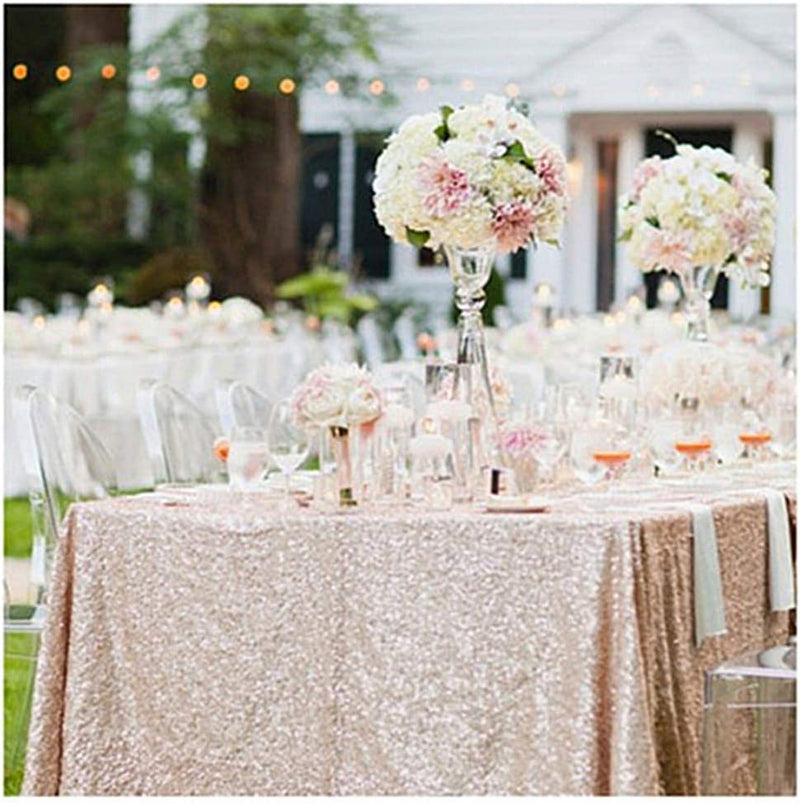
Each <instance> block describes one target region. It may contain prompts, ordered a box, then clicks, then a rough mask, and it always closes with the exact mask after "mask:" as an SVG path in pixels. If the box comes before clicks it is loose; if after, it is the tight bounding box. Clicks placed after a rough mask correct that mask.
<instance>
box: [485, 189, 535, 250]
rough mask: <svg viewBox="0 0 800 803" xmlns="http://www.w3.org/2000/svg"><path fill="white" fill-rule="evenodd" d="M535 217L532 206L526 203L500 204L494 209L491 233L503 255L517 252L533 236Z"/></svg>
mask: <svg viewBox="0 0 800 803" xmlns="http://www.w3.org/2000/svg"><path fill="white" fill-rule="evenodd" d="M535 223H536V217H535V215H534V213H533V206H532V205H531V204H530V203H528V202H527V201H514V202H513V203H508V204H500V206H498V207H497V209H495V212H494V219H493V220H492V231H493V232H494V236H495V237H496V238H497V244H498V246H499V248H500V250H501V251H502V252H503V253H506V254H508V253H512V252H514V251H518V250H519V249H520V248H522V247H523V246H524V245H526V244H527V243H528V241H529V240H530V239H531V237H532V236H533V226H534V224H535Z"/></svg>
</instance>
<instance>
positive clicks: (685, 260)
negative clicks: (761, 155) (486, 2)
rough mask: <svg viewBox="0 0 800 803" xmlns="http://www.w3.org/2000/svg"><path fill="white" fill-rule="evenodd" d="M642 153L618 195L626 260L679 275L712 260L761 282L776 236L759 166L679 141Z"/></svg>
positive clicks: (710, 264) (730, 272) (744, 279)
mask: <svg viewBox="0 0 800 803" xmlns="http://www.w3.org/2000/svg"><path fill="white" fill-rule="evenodd" d="M676 150H677V153H676V155H675V156H673V157H671V158H669V159H664V160H646V162H643V163H642V165H643V167H642V170H644V169H645V166H646V172H640V173H639V175H638V177H635V178H634V190H633V192H632V193H631V194H630V195H628V196H623V197H622V198H621V199H620V210H619V222H620V231H621V234H622V237H623V239H624V240H627V241H628V248H629V255H630V258H631V260H632V261H633V262H634V263H635V264H637V265H638V266H639V267H640V268H641V269H642V270H644V271H652V270H659V269H662V268H665V269H667V270H671V271H673V272H675V273H677V274H678V275H681V276H683V275H685V274H687V273H688V272H689V271H690V270H691V269H692V268H693V267H713V268H717V269H718V270H720V271H722V272H724V273H727V274H728V275H730V276H732V277H734V278H736V279H738V280H740V281H742V282H743V283H745V284H752V285H756V286H758V285H763V284H764V282H765V281H768V266H769V262H770V258H771V252H772V248H773V245H774V241H775V222H774V219H775V211H776V203H775V196H774V194H773V192H772V190H771V189H770V188H769V187H768V186H767V184H766V181H765V178H766V173H765V171H763V170H761V169H760V168H758V167H757V166H756V165H755V163H754V162H753V161H752V160H751V161H750V162H748V163H747V164H740V163H739V162H737V161H736V160H735V159H734V157H733V156H732V155H731V154H729V153H727V152H726V151H724V150H722V149H720V148H709V147H705V146H704V147H702V148H693V147H691V146H689V145H678V146H677V149H676Z"/></svg>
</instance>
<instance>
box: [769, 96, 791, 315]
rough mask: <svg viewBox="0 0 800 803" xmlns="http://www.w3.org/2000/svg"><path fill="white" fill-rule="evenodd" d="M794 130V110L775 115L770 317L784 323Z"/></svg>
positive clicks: (788, 291)
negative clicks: (773, 249)
mask: <svg viewBox="0 0 800 803" xmlns="http://www.w3.org/2000/svg"><path fill="white" fill-rule="evenodd" d="M796 129H797V126H796V123H795V117H794V109H791V110H787V111H780V112H776V113H775V117H774V125H773V138H772V141H773V157H772V164H773V173H774V176H773V179H772V187H773V189H774V190H775V195H776V196H777V199H778V215H777V220H776V226H775V254H774V256H773V263H772V286H771V288H770V310H771V314H772V315H773V317H775V318H778V319H780V320H785V321H789V320H793V319H794V317H795V314H796V310H795V288H796V276H795V271H796V270H797V261H796V259H797V258H796V236H797V220H796V217H795V216H796V210H795V180H796V179H795V177H796V175H797V166H796V163H795V146H796V141H795V132H796Z"/></svg>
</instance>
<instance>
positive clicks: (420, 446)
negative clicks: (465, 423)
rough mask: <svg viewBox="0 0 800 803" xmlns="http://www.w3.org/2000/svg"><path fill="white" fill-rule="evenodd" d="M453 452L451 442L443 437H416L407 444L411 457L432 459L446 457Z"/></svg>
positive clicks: (430, 435) (429, 435)
mask: <svg viewBox="0 0 800 803" xmlns="http://www.w3.org/2000/svg"><path fill="white" fill-rule="evenodd" d="M452 451H453V441H451V440H450V438H445V437H444V435H433V434H426V435H417V437H416V438H412V439H411V441H410V443H409V452H410V453H411V456H412V457H417V458H428V459H434V458H437V457H447V455H448V453H450V452H452Z"/></svg>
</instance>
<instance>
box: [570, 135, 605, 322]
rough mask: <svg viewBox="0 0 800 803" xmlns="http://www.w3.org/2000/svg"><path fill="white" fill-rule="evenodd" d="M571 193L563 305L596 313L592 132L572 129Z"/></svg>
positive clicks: (595, 162)
mask: <svg viewBox="0 0 800 803" xmlns="http://www.w3.org/2000/svg"><path fill="white" fill-rule="evenodd" d="M571 134H572V149H573V155H572V159H571V160H570V161H571V172H572V184H573V186H572V192H574V197H572V198H571V201H570V206H569V209H568V210H567V224H566V227H565V235H566V237H565V243H564V265H565V266H566V268H565V274H564V275H563V276H562V285H561V286H562V287H563V288H564V290H563V292H562V293H561V306H562V307H563V308H565V309H571V310H573V311H575V312H594V311H595V308H596V306H597V293H596V288H595V283H596V280H595V272H596V268H597V154H596V153H595V150H596V149H595V147H594V145H595V142H594V138H593V137H592V135H591V133H589V132H588V131H585V130H582V129H581V128H579V127H575V128H573V130H572V132H571Z"/></svg>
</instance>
